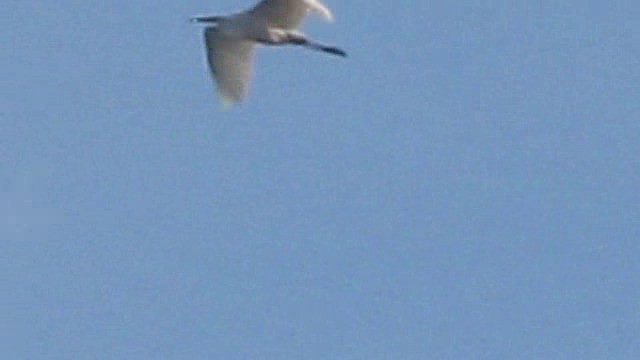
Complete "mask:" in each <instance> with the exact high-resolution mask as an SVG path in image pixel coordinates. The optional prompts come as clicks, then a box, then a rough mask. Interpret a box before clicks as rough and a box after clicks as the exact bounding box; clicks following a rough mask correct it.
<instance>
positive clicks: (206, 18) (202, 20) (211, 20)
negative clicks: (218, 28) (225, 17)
mask: <svg viewBox="0 0 640 360" xmlns="http://www.w3.org/2000/svg"><path fill="white" fill-rule="evenodd" d="M220 19H222V17H221V16H196V17H192V18H191V22H194V23H217V22H218V21H220Z"/></svg>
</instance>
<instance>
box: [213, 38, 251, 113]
mask: <svg viewBox="0 0 640 360" xmlns="http://www.w3.org/2000/svg"><path fill="white" fill-rule="evenodd" d="M204 39H205V44H206V47H207V60H208V62H209V68H210V69H211V75H212V76H213V78H214V80H215V82H216V84H217V86H218V93H219V94H220V96H221V98H222V101H223V103H224V104H225V105H230V104H233V103H237V102H239V101H241V100H242V99H244V98H245V96H246V95H247V90H248V86H249V80H251V75H252V71H253V70H252V67H253V54H254V44H253V42H250V41H245V40H242V39H239V38H235V37H231V36H229V35H225V34H223V33H221V32H219V31H218V30H217V29H216V28H215V27H209V28H206V29H205V30H204Z"/></svg>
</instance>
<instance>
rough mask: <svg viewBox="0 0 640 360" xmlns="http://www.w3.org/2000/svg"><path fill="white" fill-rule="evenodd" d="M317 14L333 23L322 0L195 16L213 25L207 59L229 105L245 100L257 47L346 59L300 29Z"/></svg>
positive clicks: (273, 1) (278, 0) (277, 0)
mask: <svg viewBox="0 0 640 360" xmlns="http://www.w3.org/2000/svg"><path fill="white" fill-rule="evenodd" d="M309 12H316V13H318V14H319V15H320V16H322V17H323V18H324V19H325V20H327V21H333V15H332V14H331V11H330V10H329V8H327V7H326V6H325V5H324V4H322V3H321V2H320V1H319V0H262V1H261V2H259V3H258V4H257V5H255V6H254V7H253V8H251V9H249V10H247V11H243V12H240V13H237V14H233V15H230V16H202V17H194V18H193V19H192V21H193V22H199V23H213V24H215V25H214V26H208V27H206V28H205V30H204V39H205V45H206V48H207V60H208V62H209V68H210V70H211V74H212V76H213V78H214V80H215V82H216V84H217V88H218V92H219V94H220V96H221V98H222V101H223V103H224V104H225V105H227V106H228V105H231V104H235V103H238V102H240V101H242V100H243V99H244V98H245V97H246V95H247V88H248V83H249V79H250V77H251V73H252V62H253V55H254V48H255V45H256V44H257V43H259V44H264V45H299V46H304V47H306V48H309V49H313V50H320V51H324V52H326V53H329V54H333V55H338V56H343V57H346V56H347V54H346V53H345V52H344V51H343V50H342V49H340V48H337V47H334V46H328V45H324V44H321V43H318V42H315V41H312V40H309V39H307V37H306V36H305V35H304V34H303V33H302V32H301V31H299V30H298V28H299V26H300V25H301V23H302V21H303V20H304V18H305V16H306V15H307V14H308V13H309Z"/></svg>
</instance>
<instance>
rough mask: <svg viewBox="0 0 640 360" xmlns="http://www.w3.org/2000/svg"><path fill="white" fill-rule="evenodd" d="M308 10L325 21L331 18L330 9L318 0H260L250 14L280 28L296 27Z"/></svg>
mask: <svg viewBox="0 0 640 360" xmlns="http://www.w3.org/2000/svg"><path fill="white" fill-rule="evenodd" d="M309 11H314V12H316V13H318V14H320V15H321V16H322V17H323V18H325V19H326V20H327V21H332V20H333V15H332V14H331V10H329V8H328V7H327V6H326V5H324V4H323V3H322V2H320V0H262V1H261V2H259V3H258V4H257V5H256V6H255V7H254V8H253V9H251V10H250V12H251V14H252V15H254V16H256V17H258V18H262V19H264V20H265V21H266V22H267V23H268V24H269V25H270V26H273V27H277V28H281V29H296V28H297V27H298V26H300V24H301V23H302V20H304V18H305V16H306V15H307V13H308V12H309Z"/></svg>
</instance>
